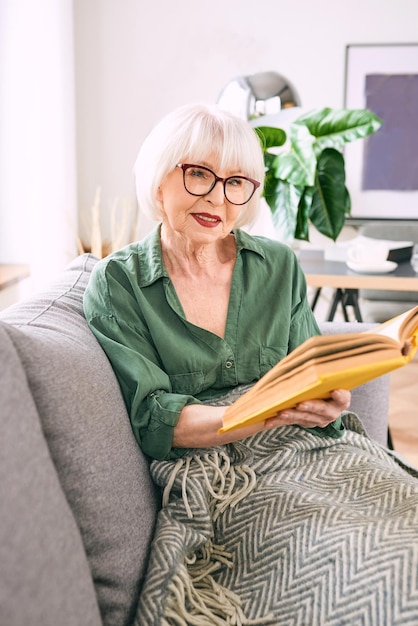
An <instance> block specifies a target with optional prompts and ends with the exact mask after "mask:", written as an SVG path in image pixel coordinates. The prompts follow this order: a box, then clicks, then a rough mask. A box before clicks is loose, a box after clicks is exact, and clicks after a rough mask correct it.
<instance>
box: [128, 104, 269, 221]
mask: <svg viewBox="0 0 418 626" xmlns="http://www.w3.org/2000/svg"><path fill="white" fill-rule="evenodd" d="M213 154H215V155H216V157H217V159H219V167H220V169H221V170H228V171H231V170H239V171H240V173H243V175H244V176H248V177H249V178H253V179H255V180H258V181H259V182H260V183H261V184H260V187H259V188H258V189H257V190H256V192H255V193H254V195H253V197H252V198H251V200H250V201H249V202H247V204H244V205H243V206H242V209H241V213H240V214H239V216H238V219H237V222H236V226H237V227H241V226H244V225H247V224H251V223H252V222H253V221H254V220H255V218H256V217H257V214H258V210H259V204H260V195H261V192H262V190H263V182H264V172H265V168H264V159H263V152H262V149H261V145H260V141H259V139H258V136H257V134H256V132H255V131H254V130H253V129H252V128H251V126H250V125H249V124H248V122H246V121H245V120H242V119H240V118H238V117H235V116H234V115H232V114H230V113H228V112H226V111H223V110H222V109H220V108H219V107H218V106H217V105H207V104H189V105H185V106H182V107H180V108H178V109H176V110H174V111H173V112H172V113H170V114H169V115H167V116H165V117H164V118H163V119H162V120H161V121H160V122H159V123H158V124H157V125H156V126H155V127H154V129H153V130H152V131H151V132H150V134H149V135H148V137H147V138H146V139H145V141H144V143H143V144H142V146H141V149H140V151H139V153H138V156H137V158H136V161H135V165H134V174H135V184H136V194H137V198H138V203H139V208H140V210H141V211H143V212H144V213H145V214H146V215H147V216H148V217H150V218H151V219H153V220H156V221H160V220H161V217H162V215H161V207H160V203H159V201H158V199H157V194H158V188H159V186H160V185H161V183H162V182H163V180H164V179H165V177H166V176H167V174H169V172H171V171H172V170H173V169H174V168H175V167H176V165H177V163H185V162H186V163H202V162H204V161H205V160H207V157H208V156H209V155H213Z"/></svg>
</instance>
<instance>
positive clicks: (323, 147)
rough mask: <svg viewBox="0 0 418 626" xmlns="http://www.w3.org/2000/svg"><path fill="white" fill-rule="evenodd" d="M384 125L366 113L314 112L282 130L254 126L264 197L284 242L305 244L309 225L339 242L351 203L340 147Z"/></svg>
mask: <svg viewBox="0 0 418 626" xmlns="http://www.w3.org/2000/svg"><path fill="white" fill-rule="evenodd" d="M381 125H382V121H381V120H380V119H379V118H378V117H377V116H376V115H375V114H374V113H372V112H371V111H369V110H368V109H331V108H323V109H315V110H313V111H310V112H309V113H306V114H304V115H302V116H301V117H299V118H297V119H296V120H294V121H293V122H292V123H291V124H290V126H289V129H288V133H286V132H285V131H284V130H283V129H282V128H275V127H271V126H257V127H255V128H254V130H255V131H256V132H257V134H258V135H259V137H260V140H261V143H262V147H263V151H264V162H265V165H266V179H265V185H264V191H263V195H264V197H265V199H266V202H267V204H268V206H269V207H270V210H271V212H272V216H273V222H274V224H275V226H276V228H277V229H278V230H279V231H280V232H281V233H282V234H283V236H284V237H285V239H286V240H289V239H291V240H293V239H302V240H306V241H309V224H310V223H311V224H312V225H313V226H314V227H315V228H316V229H317V230H318V231H319V232H320V233H322V234H323V235H325V236H326V237H329V238H331V239H333V240H334V241H335V240H336V239H337V237H338V235H339V233H340V232H341V229H342V227H343V226H344V222H345V218H346V216H347V215H349V214H350V209H351V201H350V194H349V191H348V189H347V188H346V186H345V164H344V156H343V154H342V151H341V150H342V147H343V145H344V144H345V143H347V142H349V141H354V140H355V139H361V138H363V137H367V136H368V135H370V134H372V133H374V132H375V131H377V130H378V129H379V128H380V126H381Z"/></svg>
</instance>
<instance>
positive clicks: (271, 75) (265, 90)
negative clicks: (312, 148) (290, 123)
mask: <svg viewBox="0 0 418 626" xmlns="http://www.w3.org/2000/svg"><path fill="white" fill-rule="evenodd" d="M218 104H219V106H220V107H221V108H222V109H224V110H226V111H230V112H231V113H234V114H235V115H238V117H242V118H244V119H246V120H250V119H254V118H257V117H260V116H264V115H272V114H273V115H274V114H275V113H278V112H279V111H281V110H283V109H287V108H292V107H298V106H300V98H299V95H298V93H297V92H296V90H295V88H294V87H293V85H292V84H291V82H290V81H289V80H288V79H287V78H286V77H285V76H283V75H282V74H278V73H277V72H259V73H257V74H252V75H250V76H238V77H237V78H234V79H233V80H232V81H230V82H229V83H228V84H227V85H226V86H225V87H224V88H223V90H222V91H221V93H220V95H219V98H218Z"/></svg>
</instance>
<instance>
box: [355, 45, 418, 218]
mask: <svg viewBox="0 0 418 626" xmlns="http://www.w3.org/2000/svg"><path fill="white" fill-rule="evenodd" d="M344 106H345V107H346V108H349V109H358V108H367V109H370V110H371V111H373V112H374V113H376V115H378V116H379V117H380V118H381V119H382V120H383V124H382V126H381V128H380V129H379V130H378V131H377V132H376V133H374V134H373V135H371V136H370V137H367V138H366V139H360V140H356V141H354V142H352V143H348V144H346V146H345V147H344V158H345V165H346V184H347V188H348V190H349V192H350V196H351V204H352V207H351V219H357V220H358V219H360V220H363V219H367V220H370V219H406V220H416V219H418V44H370V45H368V44H364V45H363V44H353V45H348V46H347V47H346V62H345V93H344Z"/></svg>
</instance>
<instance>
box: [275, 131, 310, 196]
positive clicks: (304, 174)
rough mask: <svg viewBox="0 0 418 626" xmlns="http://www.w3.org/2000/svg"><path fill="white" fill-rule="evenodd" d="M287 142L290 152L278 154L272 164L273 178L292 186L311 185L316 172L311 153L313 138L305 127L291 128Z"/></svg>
mask: <svg viewBox="0 0 418 626" xmlns="http://www.w3.org/2000/svg"><path fill="white" fill-rule="evenodd" d="M289 140H290V150H289V151H288V152H279V153H278V155H277V156H276V159H275V161H274V163H273V167H274V170H275V176H276V177H277V178H281V179H282V180H287V181H288V182H289V183H292V184H293V185H308V186H311V185H313V183H314V179H315V170H316V156H315V152H314V151H313V143H314V141H315V137H313V136H312V135H311V133H310V132H309V130H308V128H307V127H306V126H291V127H290V129H289Z"/></svg>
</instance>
